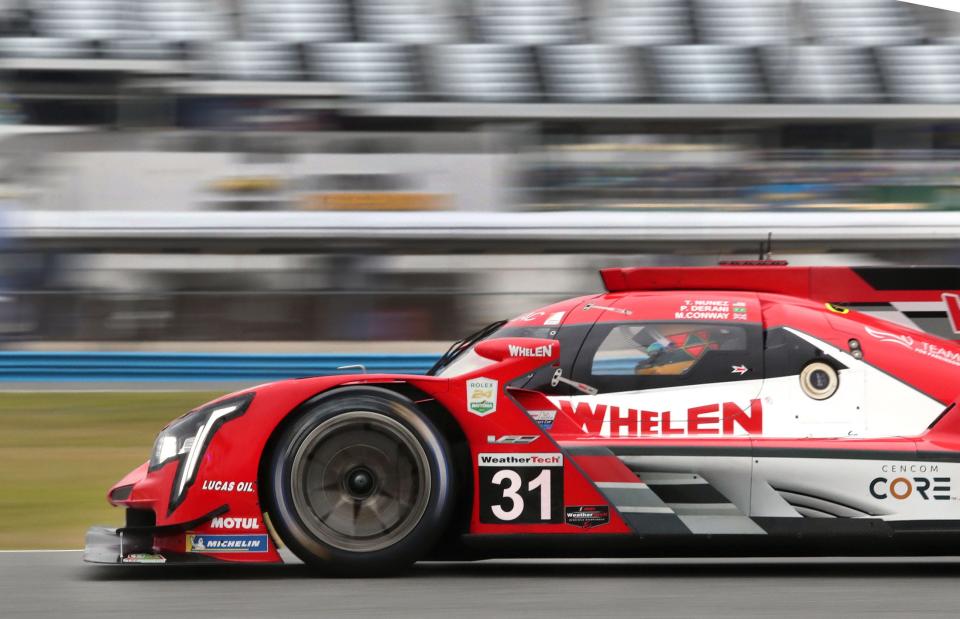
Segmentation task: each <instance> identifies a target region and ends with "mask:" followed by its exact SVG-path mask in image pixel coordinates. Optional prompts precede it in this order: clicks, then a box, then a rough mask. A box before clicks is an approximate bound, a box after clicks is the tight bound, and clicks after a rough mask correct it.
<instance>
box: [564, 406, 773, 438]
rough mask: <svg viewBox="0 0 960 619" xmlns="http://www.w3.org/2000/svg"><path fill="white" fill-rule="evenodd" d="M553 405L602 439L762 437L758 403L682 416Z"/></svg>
mask: <svg viewBox="0 0 960 619" xmlns="http://www.w3.org/2000/svg"><path fill="white" fill-rule="evenodd" d="M557 404H558V407H559V408H560V410H561V411H563V412H564V413H566V414H567V415H570V416H571V417H573V418H574V419H575V420H576V421H577V422H578V423H579V424H580V428H581V429H582V430H583V431H584V432H586V433H588V434H596V435H599V436H605V437H610V436H612V437H640V436H710V435H715V436H720V435H725V436H734V435H747V434H763V405H762V404H761V402H760V400H750V404H749V405H748V406H747V407H746V408H741V407H740V406H739V405H738V404H736V403H734V402H718V403H714V404H705V405H703V406H694V407H692V408H688V409H687V410H686V415H684V414H683V413H682V412H681V413H680V414H674V412H673V411H648V410H637V409H635V408H622V407H620V406H614V405H608V404H601V403H599V402H584V401H579V402H572V401H570V400H558V402H557Z"/></svg>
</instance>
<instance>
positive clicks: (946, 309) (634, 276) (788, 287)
mask: <svg viewBox="0 0 960 619" xmlns="http://www.w3.org/2000/svg"><path fill="white" fill-rule="evenodd" d="M600 276H601V277H602V278H603V283H604V285H605V286H606V288H607V290H608V291H610V292H624V291H631V290H636V291H643V290H731V291H732V290H736V291H747V292H770V293H776V294H784V295H790V296H795V297H802V298H805V299H811V300H813V301H822V302H824V303H835V304H837V305H842V306H844V307H849V308H850V309H854V310H858V311H861V312H864V313H868V314H871V315H873V316H876V317H877V318H882V319H884V320H889V321H891V322H895V323H897V324H902V325H904V326H907V327H911V328H913V329H918V330H920V331H926V332H928V333H930V334H932V335H936V336H938V337H942V338H945V339H950V340H960V267H791V266H781V265H776V266H756V265H747V266H718V267H649V268H646V267H640V268H625V269H603V270H601V271H600Z"/></svg>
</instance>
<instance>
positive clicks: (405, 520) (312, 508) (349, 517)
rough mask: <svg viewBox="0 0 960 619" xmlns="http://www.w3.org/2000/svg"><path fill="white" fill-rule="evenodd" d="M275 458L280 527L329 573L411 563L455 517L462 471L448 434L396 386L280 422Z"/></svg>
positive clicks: (273, 482)
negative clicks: (458, 477) (458, 474)
mask: <svg viewBox="0 0 960 619" xmlns="http://www.w3.org/2000/svg"><path fill="white" fill-rule="evenodd" d="M267 464H268V468H267V469H266V472H265V476H266V479H265V481H266V484H265V491H266V492H265V495H266V496H265V497H264V499H265V501H266V503H267V505H266V507H267V512H268V514H269V515H270V520H271V523H272V524H273V526H274V529H275V530H276V532H277V534H278V535H279V536H280V538H281V539H282V540H283V542H284V543H285V544H286V545H287V547H288V548H289V549H290V550H292V551H293V553H294V554H296V555H297V556H298V557H299V558H300V559H302V560H303V561H304V562H305V563H307V564H308V565H310V566H313V567H315V568H318V569H319V570H320V571H321V572H322V573H323V574H324V575H330V576H347V577H352V576H379V575H386V574H390V573H394V572H397V571H399V570H402V569H403V568H405V567H407V566H409V565H410V564H411V563H413V562H415V561H417V560H418V559H420V558H422V557H424V556H425V555H426V554H427V553H428V552H429V551H430V550H431V549H432V548H433V547H434V545H435V544H436V542H437V540H438V539H439V538H440V536H441V535H443V533H444V532H445V531H446V528H447V526H448V525H449V523H450V518H451V514H452V512H453V507H454V502H455V497H454V493H455V487H454V484H455V479H456V476H455V471H454V467H453V461H452V458H451V457H450V448H449V446H448V444H447V441H446V440H445V439H444V437H443V435H442V434H441V433H440V432H439V431H438V430H437V429H436V427H435V426H434V425H433V423H431V422H430V420H429V419H428V418H427V417H426V416H425V415H424V414H423V413H422V412H421V411H420V410H418V409H417V407H416V406H415V405H414V404H413V402H411V401H410V400H409V399H407V398H405V397H403V396H401V395H399V394H397V393H394V392H392V391H389V390H387V389H383V388H379V387H358V388H348V389H344V390H342V391H341V392H338V393H334V394H331V395H330V396H327V397H323V398H321V399H320V400H319V401H318V402H317V403H316V404H314V405H312V406H311V407H310V408H308V409H307V410H306V411H305V412H304V413H302V414H300V415H298V416H297V417H296V418H295V419H294V420H293V422H292V423H290V424H288V425H287V426H286V427H284V428H283V429H282V430H281V431H280V433H279V435H278V436H277V437H276V441H275V442H274V448H273V449H272V450H271V453H270V455H269V460H268V462H267Z"/></svg>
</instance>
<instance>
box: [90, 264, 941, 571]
mask: <svg viewBox="0 0 960 619" xmlns="http://www.w3.org/2000/svg"><path fill="white" fill-rule="evenodd" d="M602 276H603V281H604V283H605V284H606V288H607V292H605V293H603V294H598V295H593V296H587V297H581V298H576V299H570V300H568V301H564V302H561V303H556V304H554V305H550V306H548V307H544V308H542V309H539V310H536V311H533V312H531V313H529V314H526V315H524V316H520V317H519V318H515V319H513V320H510V321H504V322H498V323H494V324H492V325H490V326H488V327H487V328H485V329H483V330H481V331H479V332H477V333H475V334H474V335H472V336H470V337H467V338H466V339H464V340H461V341H460V342H457V343H456V344H454V345H453V347H451V349H450V350H449V351H448V352H447V353H446V354H445V355H444V356H443V357H442V358H441V359H440V360H439V361H438V362H437V364H436V366H435V367H434V368H433V369H432V371H430V372H429V373H428V374H427V375H386V374H379V375H377V374H360V375H352V376H328V377H321V378H303V379H296V380H286V381H281V382H277V383H272V384H267V385H262V386H259V387H254V388H251V389H249V390H246V391H242V392H239V393H235V394H232V395H228V396H225V397H223V398H221V399H219V400H216V401H214V402H211V403H210V404H207V405H205V406H203V407H201V408H199V409H197V410H194V411H191V412H190V413H187V414H186V415H184V416H182V417H180V418H179V419H177V420H175V421H173V422H172V423H170V424H169V425H168V426H167V427H166V428H165V429H164V430H163V431H162V432H161V433H160V435H159V436H158V437H157V440H156V443H155V445H154V450H153V455H152V456H151V458H150V461H149V462H146V463H144V464H143V465H142V466H140V467H139V468H137V469H136V470H134V471H132V472H131V473H130V474H128V475H127V476H126V477H125V478H123V479H122V480H120V481H119V482H118V483H117V484H116V485H115V486H114V487H113V488H112V489H111V490H110V492H109V495H108V500H109V501H110V503H112V504H114V505H117V506H123V507H125V508H126V510H127V511H126V513H127V523H126V526H124V527H123V528H121V529H104V528H94V529H91V531H90V532H89V534H88V545H87V550H86V555H85V557H86V559H87V560H88V561H91V562H100V563H137V562H140V563H144V562H169V563H172V562H191V561H194V562H195V561H205V562H238V563H239V562H245V563H247V562H280V561H283V560H284V559H283V557H282V555H281V552H280V550H279V549H280V548H282V547H283V546H286V547H287V548H289V549H290V550H291V551H292V552H293V553H294V554H295V555H296V556H298V557H299V558H300V559H302V560H303V561H305V562H307V563H309V564H312V565H315V566H318V567H321V568H324V569H326V570H327V571H328V572H330V573H337V574H371V573H382V572H387V571H391V570H395V569H397V568H400V567H402V566H405V565H408V564H410V563H411V562H413V561H416V560H419V559H430V558H433V559H455V558H460V559H464V558H465V559H472V558H486V557H499V556H547V555H551V556H558V555H559V556H585V555H589V556H613V555H638V556H639V555H661V554H667V555H679V554H686V555H707V554H731V553H732V554H740V555H743V554H754V555H756V554H788V553H790V554H792V553H802V554H820V553H830V554H838V553H857V554H861V553H884V554H921V553H922V554H935V553H957V552H958V551H960V410H957V407H956V406H955V399H956V398H957V397H958V392H960V380H958V379H960V346H958V345H957V343H956V342H954V341H953V338H955V337H957V335H956V332H957V330H958V327H960V324H958V322H960V321H958V315H960V305H958V297H957V295H956V291H957V290H958V289H960V278H958V270H955V269H884V268H862V269H852V268H833V267H829V268H827V267H824V268H809V267H786V266H765V265H749V266H726V267H713V268H638V269H607V270H604V271H603V272H602ZM854 307H856V308H860V309H862V310H865V311H856V310H853V309H851V308H854ZM866 311H871V312H875V313H880V314H882V315H883V318H879V317H876V316H871V315H869V314H868V313H866ZM917 327H923V330H921V329H920V328H917ZM925 331H926V332H925ZM930 332H936V333H938V334H939V336H938V335H934V334H932V333H930Z"/></svg>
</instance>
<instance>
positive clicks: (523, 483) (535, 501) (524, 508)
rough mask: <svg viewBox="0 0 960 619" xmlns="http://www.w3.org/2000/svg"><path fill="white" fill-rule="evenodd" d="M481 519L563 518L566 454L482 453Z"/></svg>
mask: <svg viewBox="0 0 960 619" xmlns="http://www.w3.org/2000/svg"><path fill="white" fill-rule="evenodd" d="M479 464H480V522H484V523H494V524H498V523H499V524H504V523H511V524H512V523H520V524H530V523H544V522H562V521H563V456H562V455H560V454H480V460H479Z"/></svg>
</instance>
